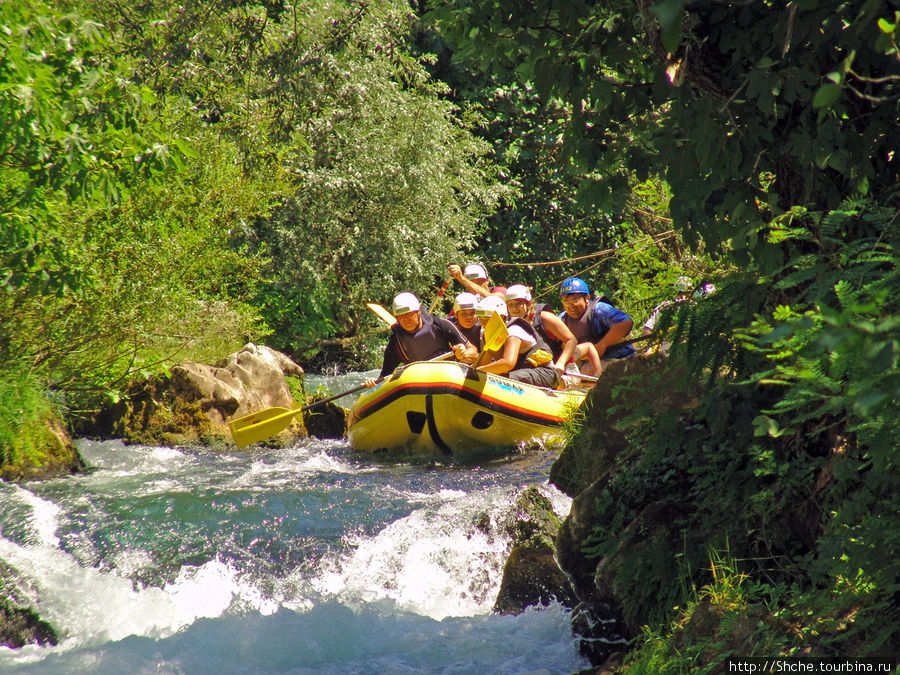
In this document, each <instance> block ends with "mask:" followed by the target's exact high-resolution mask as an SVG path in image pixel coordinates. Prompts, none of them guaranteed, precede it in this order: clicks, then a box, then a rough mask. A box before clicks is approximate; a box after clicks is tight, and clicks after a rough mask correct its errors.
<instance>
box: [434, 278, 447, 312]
mask: <svg viewBox="0 0 900 675" xmlns="http://www.w3.org/2000/svg"><path fill="white" fill-rule="evenodd" d="M450 281H451V280H450V279H447V281H445V282H444V285H443V286H441V290H439V291H438V294H437V297H436V298H435V299H434V302H433V303H431V308H430V309H429V310H428V313H429V314H434V310H435V308H436V307H437V306H438V303H439V302H440V301H441V298H442V297H444V291H446V290H447V286H449V285H450Z"/></svg>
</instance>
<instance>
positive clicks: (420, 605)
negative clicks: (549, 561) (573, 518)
mask: <svg viewBox="0 0 900 675" xmlns="http://www.w3.org/2000/svg"><path fill="white" fill-rule="evenodd" d="M443 492H450V493H452V494H453V495H454V496H456V491H443ZM515 494H516V492H515V491H512V490H509V489H494V490H489V491H485V492H477V493H472V494H468V495H465V496H456V498H455V499H451V500H447V495H445V497H444V499H443V500H436V502H435V503H434V504H430V505H428V506H425V507H423V508H420V509H417V510H416V511H414V512H413V513H411V514H410V515H409V516H407V517H405V518H402V519H400V520H397V521H395V522H393V523H391V524H389V525H388V526H387V527H385V528H384V529H383V530H382V531H381V532H379V533H378V534H377V535H375V536H374V537H368V538H367V537H360V536H357V537H355V538H351V539H353V540H352V541H349V542H348V544H349V545H350V547H351V548H352V551H351V552H350V553H349V554H347V555H345V556H343V557H342V558H340V559H338V560H331V561H329V562H327V563H326V564H325V565H323V568H322V569H321V571H320V574H319V575H318V576H317V577H316V578H315V579H314V581H313V582H312V586H313V589H314V591H315V592H316V593H318V594H320V595H321V596H323V597H325V598H337V599H338V600H339V601H340V602H343V603H346V604H348V605H350V606H361V605H364V604H372V603H379V602H380V601H386V602H385V603H383V607H384V608H385V609H386V608H388V607H396V608H397V609H399V610H403V611H409V612H413V613H416V614H420V615H423V616H427V617H431V618H433V619H436V620H441V619H444V618H446V617H452V616H474V615H478V614H485V613H489V612H490V611H491V609H492V607H493V603H494V600H495V598H496V596H497V592H498V591H499V588H500V581H501V579H502V572H503V565H504V564H505V561H506V556H507V554H508V553H509V548H510V544H511V542H510V540H509V538H508V536H507V535H506V534H504V533H503V532H501V531H497V530H495V529H494V528H492V527H490V524H489V523H490V517H491V513H498V512H500V511H501V510H502V509H503V508H504V507H505V508H509V506H510V504H511V503H512V501H513V499H514V498H515ZM288 606H290V603H288Z"/></svg>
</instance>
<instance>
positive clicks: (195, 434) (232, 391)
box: [80, 343, 306, 445]
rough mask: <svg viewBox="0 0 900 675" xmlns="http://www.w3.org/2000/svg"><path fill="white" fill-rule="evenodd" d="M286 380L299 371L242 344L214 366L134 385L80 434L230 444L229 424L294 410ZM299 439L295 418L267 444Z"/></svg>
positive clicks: (193, 366) (192, 366) (301, 431)
mask: <svg viewBox="0 0 900 675" xmlns="http://www.w3.org/2000/svg"><path fill="white" fill-rule="evenodd" d="M287 377H294V378H298V379H301V380H302V377H303V369H302V368H301V367H300V366H298V365H297V364H296V363H294V362H293V361H292V360H291V359H290V358H288V357H287V356H285V355H284V354H282V353H280V352H277V351H275V350H274V349H271V348H269V347H266V346H262V345H255V344H253V343H248V344H247V345H245V346H244V347H243V348H242V349H241V350H240V351H238V352H236V353H234V354H231V355H230V356H228V357H227V358H226V359H225V360H224V361H223V362H222V363H220V364H218V365H208V364H204V363H193V362H187V363H183V364H180V365H177V366H175V367H174V368H172V370H171V376H170V377H168V378H162V377H152V378H150V379H148V380H145V381H143V382H138V383H135V384H134V385H133V386H132V387H131V388H130V389H129V391H128V394H127V396H126V397H124V398H123V399H122V400H121V401H119V402H118V403H116V404H114V405H110V406H108V407H107V408H105V409H104V410H102V411H100V413H99V414H98V415H97V416H96V417H95V418H94V420H93V421H92V423H91V424H89V425H87V426H86V427H84V428H82V429H80V431H81V433H84V435H86V436H92V437H99V438H123V439H125V440H126V441H127V442H130V443H146V444H153V445H180V444H185V443H204V444H218V443H221V442H224V441H230V440H231V432H230V430H229V428H228V421H229V420H231V419H234V418H237V417H242V416H244V415H248V414H250V413H252V412H256V411H257V410H261V409H263V408H269V407H275V406H277V407H283V408H292V407H293V406H294V398H293V396H292V394H291V389H290V387H289V386H288V383H287V379H286V378H287ZM305 435H306V431H305V428H304V426H303V422H302V419H300V417H299V416H297V417H295V418H294V419H293V421H292V422H291V424H290V426H289V427H288V428H287V429H286V430H285V431H283V432H281V433H280V434H278V435H277V436H275V437H273V439H272V442H273V443H278V444H287V443H291V442H293V441H294V440H296V439H297V438H301V437H304V436H305Z"/></svg>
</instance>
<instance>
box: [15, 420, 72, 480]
mask: <svg viewBox="0 0 900 675" xmlns="http://www.w3.org/2000/svg"><path fill="white" fill-rule="evenodd" d="M32 435H34V434H32ZM34 442H35V443H36V447H35V448H34V449H33V451H32V452H30V453H28V454H27V455H23V456H21V457H16V458H15V459H13V460H12V461H10V462H9V463H5V464H2V465H0V478H2V479H3V480H6V481H23V480H40V479H45V478H56V477H58V476H66V475H69V474H72V473H76V472H78V471H81V470H83V469H84V466H85V465H84V460H83V459H82V458H81V455H79V454H78V450H76V449H75V445H74V444H73V443H72V438H71V436H70V435H69V432H68V431H67V430H66V427H65V425H64V424H63V422H62V420H61V419H59V418H58V417H57V416H56V415H55V414H54V413H48V415H47V417H46V418H45V419H44V420H43V422H42V423H41V424H40V425H39V429H38V434H37V437H36V438H35V439H34ZM2 456H7V455H6V454H5V453H3V454H2Z"/></svg>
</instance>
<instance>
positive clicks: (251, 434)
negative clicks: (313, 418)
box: [228, 407, 303, 448]
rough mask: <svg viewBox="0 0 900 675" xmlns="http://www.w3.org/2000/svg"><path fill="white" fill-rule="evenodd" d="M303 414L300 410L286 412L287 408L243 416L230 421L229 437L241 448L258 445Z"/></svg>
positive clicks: (269, 409) (266, 410) (270, 409)
mask: <svg viewBox="0 0 900 675" xmlns="http://www.w3.org/2000/svg"><path fill="white" fill-rule="evenodd" d="M302 412H303V409H302V408H295V409H294V410H288V409H287V408H279V407H273V408H266V409H265V410H260V411H259V412H256V413H253V414H252V415H245V416H244V417H240V418H238V419H236V420H231V421H230V422H229V423H228V426H229V427H230V428H231V437H232V439H234V444H235V445H237V446H238V447H239V448H243V447H245V446H248V445H253V444H254V443H259V442H260V441H262V440H265V439H266V438H269V437H270V436H274V435H275V434H277V433H278V432H279V431H282V430H284V429H287V427H288V425H289V424H290V423H291V420H292V419H293V418H294V416H295V415H299V414H300V413H302Z"/></svg>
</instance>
